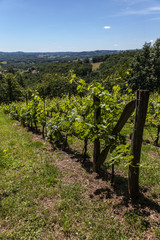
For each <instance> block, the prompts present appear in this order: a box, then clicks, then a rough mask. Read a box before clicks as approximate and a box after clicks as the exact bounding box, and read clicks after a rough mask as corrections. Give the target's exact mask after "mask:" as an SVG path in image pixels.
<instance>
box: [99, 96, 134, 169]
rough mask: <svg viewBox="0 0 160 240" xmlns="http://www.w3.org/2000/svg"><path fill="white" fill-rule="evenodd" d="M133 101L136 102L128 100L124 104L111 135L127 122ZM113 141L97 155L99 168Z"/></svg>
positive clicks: (132, 109)
mask: <svg viewBox="0 0 160 240" xmlns="http://www.w3.org/2000/svg"><path fill="white" fill-rule="evenodd" d="M135 103H136V100H132V101H131V102H129V103H128V104H127V105H126V106H125V108H124V110H123V112H122V114H121V116H120V118H119V120H118V122H117V124H116V126H115V127H114V129H113V132H112V134H113V135H115V136H116V135H117V134H118V133H119V132H120V131H121V130H122V128H123V127H124V125H125V123H126V122H127V120H128V118H129V117H130V116H131V114H132V112H133V111H134V109H135ZM113 142H114V141H113ZM113 142H111V144H110V145H108V146H106V147H105V148H104V149H103V151H102V152H101V153H100V155H99V157H98V162H97V168H100V166H101V164H102V163H103V162H104V161H105V159H106V157H107V155H108V152H109V150H110V147H111V145H112V144H113Z"/></svg>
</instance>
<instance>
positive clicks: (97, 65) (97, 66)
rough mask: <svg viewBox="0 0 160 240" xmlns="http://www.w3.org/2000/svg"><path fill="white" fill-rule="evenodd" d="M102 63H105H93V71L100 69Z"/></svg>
mask: <svg viewBox="0 0 160 240" xmlns="http://www.w3.org/2000/svg"><path fill="white" fill-rule="evenodd" d="M101 63H103V62H97V63H92V71H95V70H97V69H98V68H99V66H100V65H101Z"/></svg>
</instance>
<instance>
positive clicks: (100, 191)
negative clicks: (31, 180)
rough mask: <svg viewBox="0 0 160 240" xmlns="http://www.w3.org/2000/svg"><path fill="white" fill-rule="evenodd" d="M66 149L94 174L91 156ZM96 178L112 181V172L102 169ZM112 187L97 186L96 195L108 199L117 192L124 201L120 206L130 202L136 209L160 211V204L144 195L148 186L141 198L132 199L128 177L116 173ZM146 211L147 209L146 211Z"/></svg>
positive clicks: (141, 191) (141, 193) (142, 190)
mask: <svg viewBox="0 0 160 240" xmlns="http://www.w3.org/2000/svg"><path fill="white" fill-rule="evenodd" d="M62 150H63V151H65V152H66V153H67V154H69V155H70V157H71V159H75V161H77V162H80V163H81V166H82V167H83V168H84V169H85V170H86V171H87V172H88V173H90V174H92V173H93V172H94V171H93V162H91V158H90V157H87V158H86V159H85V160H84V156H83V154H81V153H80V152H78V151H76V150H72V149H70V148H66V149H64V148H63V149H62ZM95 178H96V179H102V180H103V181H106V182H108V181H111V179H112V174H111V173H110V172H108V171H107V169H103V170H101V171H100V172H99V173H98V174H97V175H96V177H95ZM112 189H113V190H111V189H110V188H108V187H105V188H97V189H96V190H95V191H94V195H95V196H99V198H100V199H103V198H105V199H107V198H110V199H111V198H112V197H113V194H116V196H117V197H118V196H121V197H122V201H121V202H120V203H119V204H118V205H117V207H118V206H120V205H121V206H126V207H128V206H129V204H130V203H131V204H132V207H134V209H137V210H138V209H145V208H146V207H148V208H149V209H150V210H154V211H156V212H158V213H160V205H159V204H158V203H156V202H155V201H153V200H152V199H150V198H148V197H146V196H145V195H144V193H145V192H147V191H148V189H147V188H140V195H139V198H138V199H136V200H134V201H131V199H130V197H129V194H128V179H127V178H126V177H124V176H121V175H119V174H116V173H115V175H114V182H113V183H112ZM94 195H91V196H90V197H91V198H94ZM144 213H145V211H144Z"/></svg>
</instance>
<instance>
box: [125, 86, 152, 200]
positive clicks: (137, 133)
mask: <svg viewBox="0 0 160 240" xmlns="http://www.w3.org/2000/svg"><path fill="white" fill-rule="evenodd" d="M148 100H149V91H147V90H138V91H137V99H136V115H135V123H134V129H133V134H132V142H131V155H133V159H132V162H131V164H130V165H129V176H128V191H129V194H130V196H131V198H132V199H135V198H137V197H138V195H139V163H140V155H141V146H142V140H143V139H142V138H143V129H144V125H145V119H146V114H147V108H148Z"/></svg>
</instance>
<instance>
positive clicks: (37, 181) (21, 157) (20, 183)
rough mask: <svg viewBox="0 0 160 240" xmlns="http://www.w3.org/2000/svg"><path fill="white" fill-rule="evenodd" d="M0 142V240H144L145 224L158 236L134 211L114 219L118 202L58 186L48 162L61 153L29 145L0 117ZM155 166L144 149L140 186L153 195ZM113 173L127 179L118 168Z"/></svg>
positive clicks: (27, 137) (75, 187) (58, 177)
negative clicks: (149, 189) (120, 174)
mask: <svg viewBox="0 0 160 240" xmlns="http://www.w3.org/2000/svg"><path fill="white" fill-rule="evenodd" d="M125 131H126V133H127V132H128V131H129V130H127V129H125ZM0 143H1V144H0V239H2V240H8V239H10V240H14V239H15V240H17V239H25V240H26V239H27V240H28V239H38V240H42V239H43V240H45V239H46V240H48V239H56V240H57V239H59V240H61V239H77V240H79V239H80V240H85V239H86V240H92V239H95V240H103V239H106V240H110V239H113V240H115V239H117V240H127V239H144V238H143V237H144V235H145V232H147V231H148V230H150V228H151V225H152V229H154V237H155V239H158V237H160V232H159V228H158V225H157V223H156V222H155V223H154V220H153V221H152V222H148V221H146V220H145V218H144V216H143V214H141V212H140V211H139V210H136V209H130V208H127V209H122V210H121V211H120V212H119V213H118V214H117V213H116V211H117V210H116V209H118V208H119V207H118V206H119V205H118V204H119V200H118V199H117V200H116V199H113V201H112V198H111V199H105V198H103V199H92V198H90V197H89V193H88V188H87V187H86V186H84V185H83V184H82V183H80V182H78V180H77V182H73V183H71V184H68V183H66V182H63V178H62V174H63V173H60V171H59V170H58V169H57V167H56V166H55V165H54V163H53V159H54V157H55V156H57V157H58V156H59V157H58V159H59V161H60V160H61V159H63V154H62V152H60V153H58V152H56V153H55V155H54V153H51V152H49V151H47V150H46V146H45V144H43V143H42V142H40V141H34V142H33V141H32V136H31V135H30V134H29V133H27V132H26V131H25V130H23V129H21V128H20V127H19V126H18V125H17V123H16V122H14V121H11V120H9V119H8V117H6V116H5V115H4V114H2V113H1V112H0ZM72 144H75V142H73V143H72ZM89 154H90V155H91V154H92V153H91V149H90V147H89ZM53 155H54V156H53ZM158 161H159V159H158V155H157V154H156V152H155V149H154V146H151V145H144V147H143V150H142V165H144V166H142V170H141V176H143V177H141V181H140V182H141V186H143V185H145V186H147V187H148V188H151V193H152V194H156V195H157V194H158V191H159V189H158V186H159V185H158V181H159V175H160V174H159V171H158V163H159V162H158ZM149 163H152V164H149ZM116 169H120V170H121V171H122V172H123V174H124V176H125V175H126V174H127V169H126V170H125V171H126V172H125V171H124V168H123V167H122V165H119V166H117V167H116ZM142 173H143V174H142ZM89 187H90V186H89ZM122 207H123V206H122ZM115 210H116V211H115ZM152 236H153V235H152Z"/></svg>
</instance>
